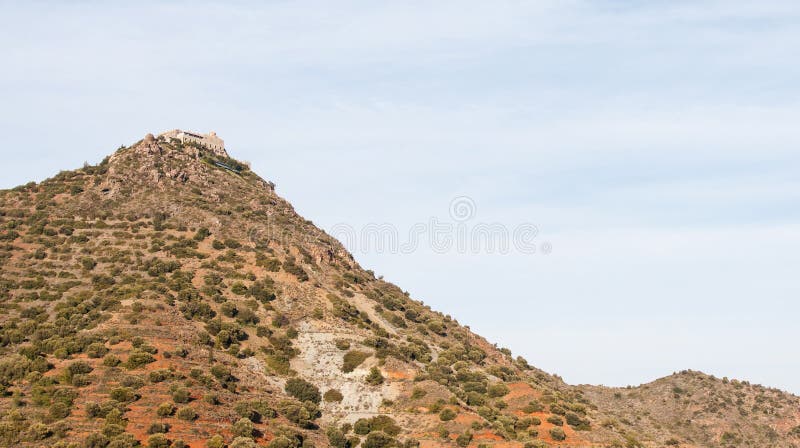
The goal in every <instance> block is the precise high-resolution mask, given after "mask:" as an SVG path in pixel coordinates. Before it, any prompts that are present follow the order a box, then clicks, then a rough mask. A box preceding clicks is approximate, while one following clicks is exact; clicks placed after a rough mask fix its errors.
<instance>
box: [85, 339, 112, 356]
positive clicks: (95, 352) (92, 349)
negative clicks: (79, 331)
mask: <svg viewBox="0 0 800 448" xmlns="http://www.w3.org/2000/svg"><path fill="white" fill-rule="evenodd" d="M84 351H85V352H86V355H87V356H89V357H90V358H94V359H97V358H102V357H103V356H105V355H106V353H108V349H107V348H106V346H105V344H103V343H102V342H93V343H91V344H89V346H88V347H86V350H84Z"/></svg>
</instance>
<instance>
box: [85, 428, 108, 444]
mask: <svg viewBox="0 0 800 448" xmlns="http://www.w3.org/2000/svg"><path fill="white" fill-rule="evenodd" d="M109 442H110V441H109V440H108V437H106V436H104V435H102V434H100V433H99V432H93V433H91V434H89V435H88V436H86V438H85V439H83V448H106V447H107V446H108V444H109Z"/></svg>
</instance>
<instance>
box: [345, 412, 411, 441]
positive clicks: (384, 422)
mask: <svg viewBox="0 0 800 448" xmlns="http://www.w3.org/2000/svg"><path fill="white" fill-rule="evenodd" d="M353 431H354V432H355V433H356V434H360V435H362V436H364V435H367V434H369V433H371V432H374V431H380V432H383V433H385V434H388V435H390V436H396V435H398V434H400V431H401V429H400V427H399V426H397V423H396V422H395V421H394V419H392V418H391V417H389V416H388V415H377V416H375V417H372V418H362V419H358V421H356V423H355V425H353Z"/></svg>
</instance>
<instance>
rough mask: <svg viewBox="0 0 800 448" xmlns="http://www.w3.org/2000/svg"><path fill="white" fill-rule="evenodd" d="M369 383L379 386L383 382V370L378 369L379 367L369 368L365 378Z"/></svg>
mask: <svg viewBox="0 0 800 448" xmlns="http://www.w3.org/2000/svg"><path fill="white" fill-rule="evenodd" d="M365 381H366V382H367V384H370V385H372V386H377V385H380V384H383V375H381V371H380V370H378V368H377V367H373V368H371V369H370V370H369V374H368V375H367V377H366V378H365Z"/></svg>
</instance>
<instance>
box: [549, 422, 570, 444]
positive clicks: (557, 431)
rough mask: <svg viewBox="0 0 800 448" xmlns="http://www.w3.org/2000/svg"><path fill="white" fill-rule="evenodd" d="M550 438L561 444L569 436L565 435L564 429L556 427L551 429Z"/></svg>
mask: <svg viewBox="0 0 800 448" xmlns="http://www.w3.org/2000/svg"><path fill="white" fill-rule="evenodd" d="M550 437H552V438H553V440H555V441H558V442H561V441H562V440H565V439H566V438H567V435H566V434H565V433H564V430H563V429H561V428H559V427H557V426H556V427H555V428H551V429H550Z"/></svg>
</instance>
